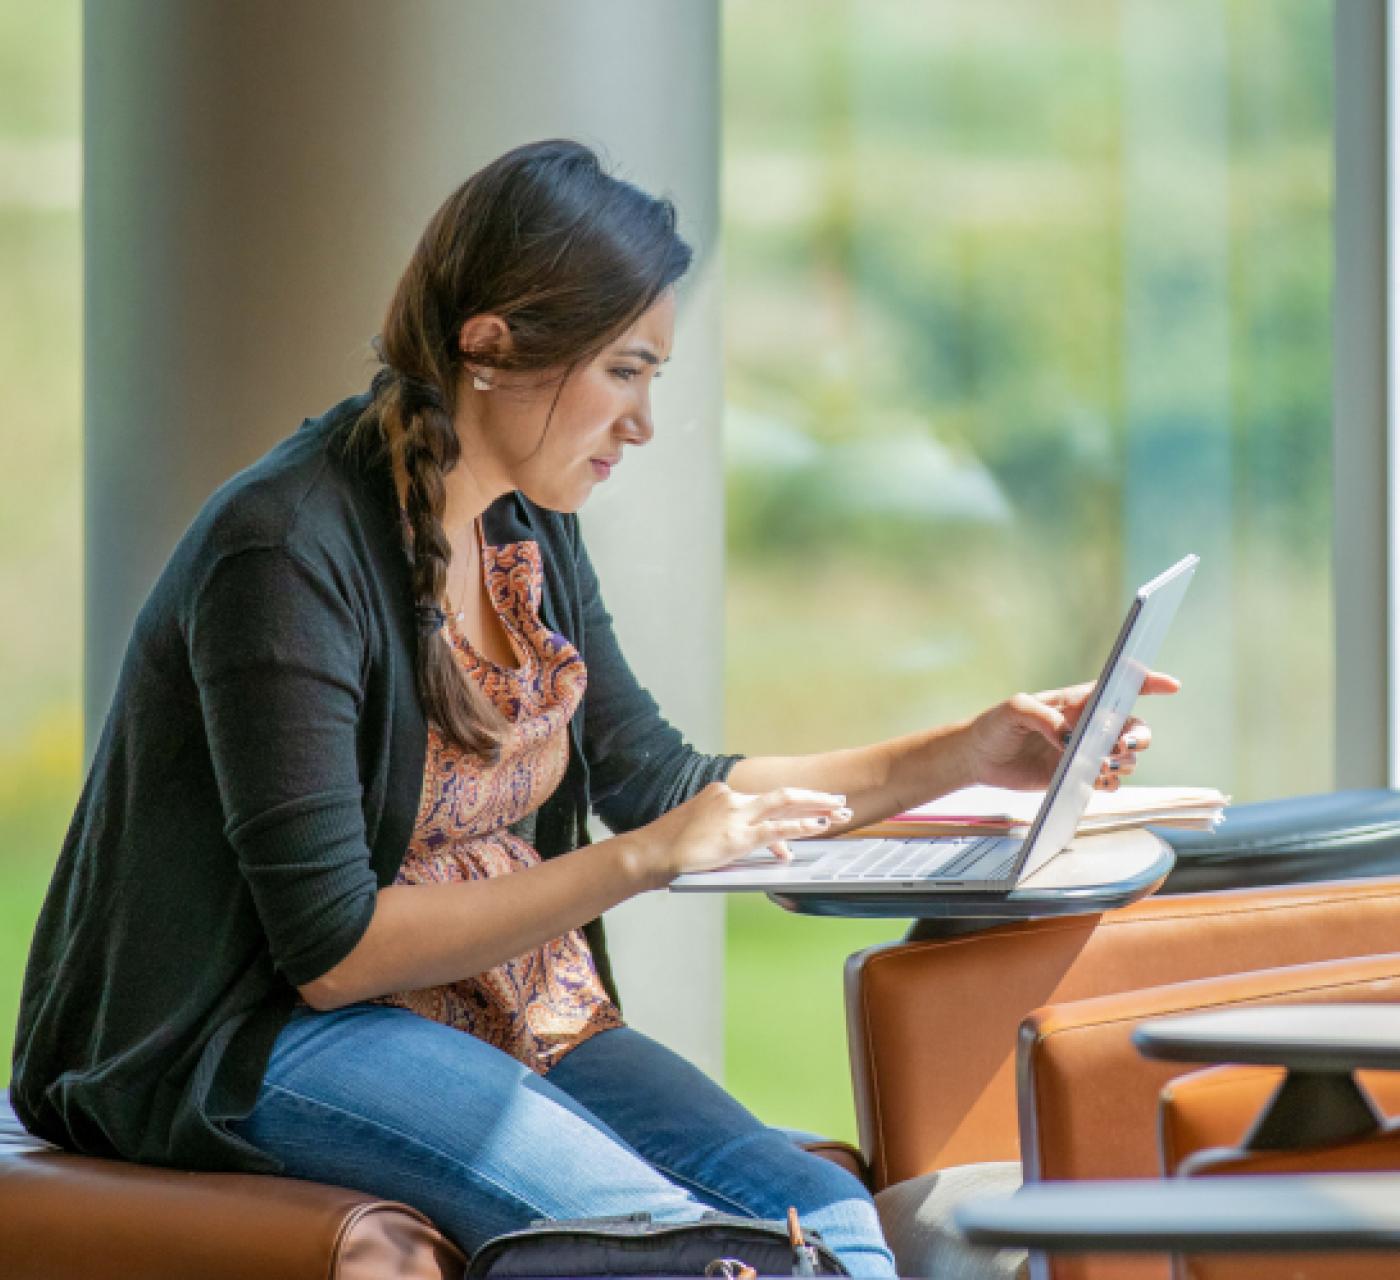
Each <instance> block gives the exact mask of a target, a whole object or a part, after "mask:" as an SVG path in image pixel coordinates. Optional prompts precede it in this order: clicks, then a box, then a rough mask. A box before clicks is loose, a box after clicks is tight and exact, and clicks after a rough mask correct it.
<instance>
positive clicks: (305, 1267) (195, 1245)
mask: <svg viewBox="0 0 1400 1280" xmlns="http://www.w3.org/2000/svg"><path fill="white" fill-rule="evenodd" d="M465 1265H466V1259H465V1258H464V1257H463V1256H462V1253H461V1251H460V1250H459V1249H458V1248H457V1247H456V1245H454V1244H453V1243H452V1242H451V1241H450V1240H448V1239H447V1237H446V1236H444V1235H443V1234H442V1232H440V1231H439V1230H438V1229H437V1228H436V1227H435V1226H434V1225H433V1224H432V1223H431V1222H430V1221H429V1220H428V1219H427V1218H426V1217H424V1215H423V1214H421V1213H419V1212H418V1210H417V1209H413V1208H410V1207H409V1206H408V1205H406V1204H398V1203H395V1202H393V1201H388V1200H380V1199H378V1198H376V1197H375V1196H371V1195H366V1194H365V1193H363V1192H361V1191H350V1190H347V1189H346V1188H344V1187H330V1186H325V1185H323V1184H321V1183H316V1182H307V1181H305V1180H303V1179H300V1178H278V1177H272V1176H270V1175H267V1174H256V1173H187V1172H184V1171H182V1170H179V1169H161V1168H156V1167H154V1166H150V1165H142V1164H131V1163H125V1162H123V1161H119V1160H104V1159H101V1158H99V1157H97V1156H80V1155H73V1154H72V1153H70V1152H67V1151H62V1150H60V1149H59V1148H57V1147H54V1146H52V1145H50V1144H49V1143H47V1142H43V1141H41V1140H40V1139H38V1138H35V1137H32V1136H31V1135H30V1134H29V1133H27V1132H26V1131H25V1129H24V1127H23V1126H22V1125H21V1124H20V1122H19V1120H18V1118H17V1117H16V1116H15V1114H14V1112H13V1111H12V1110H11V1108H10V1104H9V1094H8V1093H0V1276H3V1277H4V1278H5V1280H132V1278H133V1277H140V1280H195V1278H198V1280H249V1278H250V1277H256V1278H257V1280H390V1278H392V1280H399V1277H403V1278H404V1280H459V1277H460V1276H461V1275H462V1273H463V1270H464V1269H465Z"/></svg>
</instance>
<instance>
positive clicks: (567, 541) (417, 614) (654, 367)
mask: <svg viewBox="0 0 1400 1280" xmlns="http://www.w3.org/2000/svg"><path fill="white" fill-rule="evenodd" d="M689 258H690V252H689V250H688V248H687V247H686V246H685V244H684V243H683V242H682V241H681V240H680V239H679V238H678V236H677V235H676V231H675V213H674V209H673V208H672V206H671V205H670V203H669V202H667V201H664V200H657V199H654V198H652V197H650V196H648V195H646V194H645V193H643V192H642V191H640V190H638V189H637V188H635V187H634V186H632V185H630V184H628V183H625V182H623V181H620V180H618V179H616V178H614V177H611V176H610V175H608V174H606V173H604V172H603V171H602V169H601V168H600V166H599V164H598V161H597V158H596V157H595V156H594V155H593V153H592V152H590V151H589V150H588V149H587V148H585V147H582V146H580V145H577V144H575V143H571V142H565V141H550V142H541V143H537V144H533V145H530V146H525V147H521V148H519V149H517V150H515V151H512V152H510V153H509V154H507V155H504V156H502V157H501V158H500V159H498V160H496V161H495V162H493V163H492V164H490V165H488V166H487V167H486V168H484V169H482V170H481V171H480V172H478V173H476V174H475V175H473V176H472V177H471V178H470V179H468V180H467V182H466V183H464V184H463V186H462V187H461V188H460V189H459V190H458V191H456V192H455V193H454V194H453V195H452V196H451V197H450V198H449V199H448V200H447V202H446V203H445V204H444V205H443V207H442V208H441V209H440V210H439V211H438V212H437V214H435V215H434V217H433V219H432V221H431V222H430V223H429V225H428V227H427V230H426V232H425V233H424V235H423V238H422V240H421V242H420V243H419V245H418V247H417V249H416V251H415V252H414V255H413V258H412V260H411V262H410V263H409V266H408V269H407V271H406V272H405V274H404V276H403V279H402V281H401V282H400V284H399V287H398V290H397V292H396V294H395V296H394V299H393V301H392V303H391V305H390V308H389V313H388V316H387V319H386V321H385V325H384V331H383V334H382V335H381V339H380V344H379V353H380V356H381V359H382V368H381V370H380V371H379V373H378V374H377V375H376V377H375V378H374V382H373V386H372V389H371V391H370V392H369V393H368V394H366V395H362V396H358V397H355V398H353V399H351V400H348V401H346V402H344V403H342V404H340V405H337V406H335V407H334V408H333V409H331V410H330V411H329V412H327V413H326V414H325V415H323V416H322V417H320V418H318V419H315V420H310V421H307V422H305V423H303V425H302V427H301V428H300V429H299V430H297V431H295V432H293V433H292V434H291V435H290V436H289V437H288V438H287V439H285V440H284V441H282V442H281V443H280V444H279V445H277V446H276V447H275V448H274V449H272V450H271V451H270V452H269V453H268V454H266V455H265V456H264V457H263V458H261V459H260V460H259V461H258V462H256V463H255V464H254V465H252V466H251V467H249V468H248V469H247V470H245V471H243V472H241V473H240V474H239V475H237V476H235V477H233V479H231V480H230V481H228V482H227V483H226V484H225V485H223V486H222V487H221V488H220V489H219V490H218V491H217V492H216V493H215V494H214V495H213V496H212V497H211V498H210V499H209V501H208V502H207V503H206V505H205V506H204V508H203V510H202V511H201V512H200V513H199V515H198V516H197V518H196V519H195V521H194V522H193V524H192V525H191V526H190V528H189V529H188V530H187V531H186V533H185V535H184V537H183V538H182V539H181V541H180V543H179V545H178V546H177V547H176V549H175V552H174V553H173V555H172V557H171V559H170V562H169V564H168V565H167V566H166V568H165V570H164V572H163V573H162V575H161V577H160V579H159V581H158V582H157V584H156V586H155V588H154V589H153V591H152V593H151V596H150V598H149V599H148V600H147V602H146V604H145V606H144V607H143V609H142V611H141V613H140V615H139V616H138V618H137V621H136V625H135V628H134V630H133V633H132V636H131V640H130V644H129V646H128V650H127V653H126V656H125V660H124V664H123V667H122V672H121V676H120V680H119V683H118V687H117V691H116V696H115V698H114V701H113V705H112V709H111V713H110V715H109V717H108V719H107V722H106V724H105V726H104V729H103V733H102V736H101V739H100V741H99V744H98V748H97V753H96V757H95V759H94V762H93V767H92V770H91V773H90V775H89V777H88V779H87V784H86V786H85V787H84V790H83V793H82V797H81V799H80V801H79V803H78V806H77V811H76V813H75V815H74V819H73V822H72V825H71V827H70V829H69V832H68V836H67V839H66V840H65V843H64V848H63V852H62V855H61V857H60V859H59V862H58V865H57V868H56V870H55V872H54V877H53V882H52V885H51V886H50V890H49V894H48V897H47V899H46V902H45V905H44V908H43V912H42V914H41V917H40V920H39V924H38V928H37V930H36V932H35V936H34V942H33V946H32V950H31V954H30V960H29V966H28V969H27V971H26V976H25V984H24V990H23V996H22V1004H21V1009H20V1019H19V1031H18V1039H17V1044H16V1054H15V1071H14V1080H13V1085H12V1096H13V1102H14V1105H15V1108H16V1110H17V1111H18V1113H19V1115H20V1117H21V1119H22V1120H23V1121H24V1123H25V1124H26V1125H27V1126H28V1127H29V1128H30V1129H31V1130H32V1131H33V1132H35V1133H36V1134H39V1135H41V1136H43V1137H46V1138H49V1139H50V1140H52V1141H55V1142H57V1143H59V1144H61V1145H63V1146H65V1147H68V1148H71V1149H73V1150H77V1151H86V1152H92V1153H95V1154H101V1155H108V1156H118V1157H124V1158H127V1159H132V1160H141V1161H148V1162H152V1163H158V1164H167V1165H175V1166H179V1167H185V1168H191V1169H236V1170H247V1171H263V1172H274V1173H285V1174H289V1175H292V1176H297V1177H303V1178H311V1179H316V1180H319V1181H324V1182H329V1183H337V1184H341V1185H345V1186H351V1187H358V1188H362V1189H363V1190H365V1191H367V1192H372V1193H377V1194H380V1195H384V1196H387V1197H392V1198H395V1199H400V1200H404V1201H407V1202H408V1203H410V1204H413V1205H416V1206H418V1207H419V1208H421V1209H422V1210H424V1211H425V1212H426V1213H428V1214H429V1215H430V1216H431V1217H432V1218H433V1220H434V1221H435V1222H436V1223H437V1224H438V1225H439V1226H440V1227H441V1228H442V1229H443V1230H444V1231H445V1232H447V1233H448V1234H449V1235H451V1236H453V1237H454V1238H455V1239H456V1240H457V1241H458V1242H459V1243H460V1244H461V1245H462V1246H463V1247H464V1248H466V1249H467V1250H472V1249H474V1248H476V1247H477V1246H479V1245H480V1244H481V1243H482V1241H483V1240H485V1239H487V1238H489V1237H490V1236H493V1235H496V1234H498V1233H500V1232H502V1231H506V1230H510V1229H512V1228H515V1227H519V1226H522V1225H524V1224H525V1223H526V1222H528V1221H530V1220H531V1219H534V1218H539V1217H549V1218H568V1217H581V1216H591V1215H601V1214H612V1213H622V1212H634V1211H639V1210H647V1211H650V1212H651V1213H652V1214H653V1215H654V1216H655V1217H656V1218H657V1219H658V1220H684V1219H688V1218H692V1217H694V1216H696V1215H698V1214H699V1213H700V1212H701V1211H702V1210H703V1209H704V1208H705V1207H706V1206H714V1207H717V1208H721V1209H724V1210H728V1211H731V1212H737V1213H745V1214H755V1215H759V1216H763V1217H769V1218H775V1217H781V1216H782V1214H783V1212H784V1211H785V1209H786V1208H787V1206H788V1205H790V1204H791V1205H795V1206H796V1207H797V1209H798V1210H799V1212H800V1214H801V1216H802V1219H803V1221H804V1222H805V1223H807V1224H808V1225H810V1226H813V1227H816V1228H818V1229H820V1231H821V1232H822V1234H823V1236H824V1237H825V1239H826V1241H827V1243H828V1244H829V1245H830V1246H831V1247H832V1248H833V1249H834V1250H835V1251H836V1252H837V1254H838V1255H839V1256H840V1257H841V1258H842V1259H843V1260H844V1262H845V1263H846V1265H847V1266H848V1268H849V1269H850V1270H851V1271H852V1272H853V1273H856V1274H862V1275H891V1274H893V1264H892V1261H891V1257H890V1253H889V1250H888V1249H887V1248H886V1246H885V1243H884V1241H883V1240H882V1238H881V1235H880V1230H879V1226H878V1223H877V1221H876V1218H875V1213H874V1208H873V1205H872V1203H871V1200H870V1198H869V1196H868V1195H867V1193H866V1192H865V1191H864V1189H863V1188H862V1187H861V1186H860V1185H859V1184H858V1183H857V1181H856V1180H855V1179H854V1178H852V1177H851V1176H850V1175H849V1174H847V1173H845V1172H843V1171H842V1170H841V1169H839V1168H838V1167H837V1166H835V1165H833V1164H830V1163H828V1162H827V1161H825V1160H822V1159H820V1158H818V1157H816V1156H813V1155H810V1154H808V1153H806V1152H805V1151H803V1150H802V1149H800V1148H799V1147H798V1146H797V1145H795V1144H794V1143H793V1142H792V1141H791V1140H790V1139H789V1138H788V1137H787V1136H786V1135H784V1134H782V1133H781V1132H779V1131H776V1130H773V1129H769V1128H767V1127H766V1126H765V1125H763V1124H762V1123H761V1122H760V1121H759V1120H757V1119H756V1118H755V1117H753V1116H752V1115H750V1114H749V1113H748V1112H747V1111H746V1110H745V1109H744V1108H743V1107H742V1106H740V1105H739V1104H738V1103H737V1102H736V1101H734V1100H733V1099H732V1098H730V1097H729V1096H728V1095H727V1094H726V1093H724V1091H723V1090H721V1089H720V1088H718V1087H717V1086H716V1085H715V1084H714V1083H712V1082H711V1081H710V1080H709V1079H708V1078H706V1077H705V1076H704V1075H703V1074H702V1073H700V1072H699V1071H697V1070H696V1069H694V1068H693V1067H691V1066H689V1065H688V1064H687V1063H686V1062H685V1061H684V1060H682V1059H681V1058H679V1057H678V1056H677V1055H675V1054H673V1053H672V1052H670V1051H669V1050H667V1049H665V1048H664V1047H663V1046H661V1045H659V1044H657V1043H655V1042H654V1041H652V1040H650V1039H648V1038H647V1037H645V1036H643V1035H641V1034H640V1033H639V1032H637V1031H635V1030H632V1029H631V1028H629V1027H628V1026H626V1025H625V1023H624V1022H623V1019H622V1015H621V1012H620V1010H619V1007H618V1001H617V993H616V991H615V989H614V987H613V983H612V979H611V975H610V973H609V969H608V963H607V954H606V951H605V949H604V945H603V937H602V932H601V928H600V927H599V924H598V917H599V916H600V915H601V913H602V912H604V911H605V910H607V909H608V908H609V907H612V906H615V905H616V904H617V903H619V902H622V901H623V900H625V899H627V898H629V897H631V896H632V895H633V894H636V893H639V892H642V891H644V890H648V889H657V888H661V887H663V886H664V885H666V884H667V883H668V882H669V881H670V880H671V879H672V878H673V877H674V876H676V875H677V874H678V873H680V872H682V871H688V870H698V869H702V868H708V867H715V866H719V865H721V864H723V863H725V862H727V861H729V860H731V859H733V858H735V857H737V856H739V855H741V854H744V853H746V852H748V851H750V850H752V849H755V848H758V847H762V846H771V847H772V848H773V849H774V850H775V851H776V852H777V854H778V856H780V857H784V856H788V850H787V846H786V845H785V843H784V841H786V840H788V839H792V838H797V837H802V836H809V835H816V834H826V835H832V834H837V833H839V832H840V831H842V830H844V829H846V828H849V827H851V826H852V825H856V824H861V823H866V822H870V821H872V820H874V819H877V818H881V817H884V816H886V815H888V814H890V813H892V812H895V811H898V810H899V809H902V808H904V807H907V806H908V805H910V804H913V803H916V802H919V801H922V800H925V799H928V798H929V797H931V796H934V795H937V794H940V793H943V792H946V791H948V790H951V789H953V788H955V787H958V786H962V785H965V784H968V783H972V782H974V781H982V782H990V783H998V784H1001V785H1009V786H1018V787H1036V786H1044V785H1045V784H1046V782H1047V781H1048V779H1049V776H1050V773H1051V771H1052V769H1053V766H1054V764H1055V762H1056V760H1057V758H1058V756H1059V753H1060V750H1061V745H1060V744H1061V734H1062V733H1063V732H1064V730H1065V728H1066V726H1067V725H1069V724H1071V723H1072V722H1073V720H1074V719H1075V717H1076V715H1077V714H1078V712H1079V710H1080V708H1081V707H1082V704H1083V700H1084V696H1085V692H1086V688H1085V687H1078V688H1074V689H1068V690H1060V691H1056V692H1054V693H1048V694H1042V695H1039V696H1038V697H1031V696H1029V695H1024V694H1019V695H1017V696H1016V697H1014V698H1011V699H1010V700H1008V701H1007V702H1005V703H1002V704H1000V705H999V706H996V707H994V708H992V709H991V710H989V711H987V712H985V713H984V714H982V715H980V716H978V717H976V718H975V719H971V720H968V721H966V722H963V723H959V724H955V725H950V726H946V727H943V728H937V729H933V730H930V731H928V732H925V733H919V734H914V735H910V736H907V737H903V738H899V739H896V740H892V741H889V742H882V743H877V744H875V745H872V746H868V747H861V748H856V749H852V750H845V751H836V752H831V753H826V754H820V755H809V756H797V757H788V758H744V757H742V756H738V755H724V756H712V755H705V754H702V753H699V752H697V751H695V750H694V749H693V748H691V747H690V746H689V745H688V744H687V743H685V742H684V741H683V739H682V738H681V736H680V734H679V733H677V732H676V730H675V729H673V728H672V727H671V726H670V725H669V724H667V722H666V721H665V720H664V719H663V718H662V717H661V715H660V714H659V712H658V709H657V707H656V704H655V702H654V701H653V700H652V699H651V697H650V696H649V695H648V694H647V693H646V691H645V690H643V689H642V688H641V687H640V686H639V685H638V684H637V682H636V680H635V679H634V678H633V676H632V674H631V672H630V671H629V669H628V667H627V664H626V662H625V661H624V659H623V656H622V654H621V652H620V650H619V648H618V644H617V641H616V639H615V638H614V635H613V631H612V626H611V621H610V619H609V616H608V613H607V610H606V609H605V608H604V606H603V603H602V600H601V597H600V595H599V587H598V580H597V577H596V576H595V574H594V571H593V567H592V565H591V563H590V561H589V558H588V553H587V550H586V549H585V547H584V544H583V541H582V539H581V537H580V534H579V526H578V521H577V517H576V516H575V514H574V513H575V512H576V511H577V510H578V508H579V507H580V506H582V505H583V503H584V502H585V501H586V500H587V498H588V496H589V494H590V493H591V492H592V491H593V489H594V487H595V486H596V485H598V484H601V483H604V482H605V481H606V479H607V476H608V474H609V473H610V472H611V470H612V469H613V468H614V467H616V466H618V465H620V464H621V463H623V462H624V461H625V460H626V454H627V449H628V446H636V445H642V444H645V443H646V442H647V441H648V440H650V439H651V436H652V432H653V426H652V418H651V407H650V389H651V383H652V380H653V379H654V378H655V377H657V376H658V371H659V370H660V368H661V366H662V365H664V364H665V363H666V361H667V360H668V359H669V358H670V355H671V344H672V338H673V330H674V318H675V305H676V304H675V295H674V286H675V284H676V281H677V280H678V279H680V277H681V276H682V275H683V273H684V272H685V270H686V268H687V266H688V263H689ZM1174 687H1175V682H1174V681H1172V680H1171V679H1170V678H1169V677H1166V676H1155V675H1154V676H1153V677H1152V678H1151V680H1150V681H1149V684H1148V691H1149V692H1166V691H1169V690H1171V689H1173V688H1174ZM1146 745H1147V731H1146V729H1145V727H1143V726H1142V725H1141V724H1139V723H1137V722H1134V723H1133V724H1132V725H1131V726H1130V728H1129V730H1128V731H1127V736H1126V737H1125V740H1124V741H1123V742H1122V743H1121V744H1120V748H1119V751H1118V753H1117V754H1116V756H1115V757H1114V759H1113V761H1112V762H1111V767H1109V766H1106V771H1105V775H1104V776H1105V779H1106V785H1116V778H1117V776H1119V775H1121V774H1123V773H1127V772H1129V771H1130V770H1131V769H1132V767H1133V763H1134V760H1135V752H1136V751H1137V750H1140V749H1142V748H1143V747H1145V746H1146ZM590 808H591V809H592V810H594V811H596V812H597V813H598V814H599V815H600V817H601V818H602V819H603V821H604V822H606V824H607V825H608V827H609V828H610V829H611V830H612V831H613V832H615V833H616V834H615V835H614V836H613V837H612V838H610V839H607V840H603V841H600V842H598V843H596V844H591V845H590V844H589V842H588V835H587V831H586V827H585V818H586V816H587V814H588V812H589V809H590ZM675 998H676V999H677V1000H679V1001H684V1000H685V998H686V993H685V992H684V991H683V990H680V991H677V992H676V993H675Z"/></svg>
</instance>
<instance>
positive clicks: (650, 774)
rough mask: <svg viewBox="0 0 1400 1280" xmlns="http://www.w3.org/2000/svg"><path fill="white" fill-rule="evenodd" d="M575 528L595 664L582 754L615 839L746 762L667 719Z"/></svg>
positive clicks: (587, 652) (586, 631) (588, 653)
mask: <svg viewBox="0 0 1400 1280" xmlns="http://www.w3.org/2000/svg"><path fill="white" fill-rule="evenodd" d="M571 524H572V526H573V537H574V563H575V570H576V574H577V582H578V590H579V601H580V608H581V611H582V614H583V653H584V657H585V661H586V662H587V664H588V688H587V691H586V693H585V694H584V699H583V716H584V722H583V748H584V755H585V757H586V758H587V761H588V771H589V797H590V801H591V803H592V805H593V808H594V809H595V810H596V811H597V814H598V816H599V817H600V818H601V819H602V820H603V821H604V822H605V823H607V825H608V827H609V828H610V829H611V830H612V831H613V832H615V833H616V832H622V831H632V830H635V829H636V828H637V827H641V826H645V825H646V824H647V823H648V822H652V821H654V820H655V819H657V818H659V817H660V816H661V815H662V814H663V813H666V812H667V811H668V810H670V809H674V808H675V807H676V806H677V805H678V804H681V803H682V802H684V801H686V800H688V799H690V797H691V796H693V795H695V793H696V792H698V791H700V790H702V789H703V788H704V787H705V786H706V785H707V784H708V783H710V782H713V781H715V780H716V779H719V780H723V779H724V778H726V777H728V776H729V771H730V770H731V769H732V768H733V767H734V765H735V764H736V763H737V762H738V761H740V760H742V759H743V758H744V757H743V756H742V755H707V754H706V753H704V752H701V751H697V750H696V749H695V748H694V747H692V746H691V745H690V744H689V743H688V742H686V741H685V740H684V738H682V736H681V734H680V732H679V731H678V730H677V729H676V728H675V727H674V726H673V725H671V724H670V723H669V722H668V721H667V720H666V719H665V718H664V717H663V716H662V714H661V711H660V709H659V708H658V706H657V704H656V700H655V699H654V698H653V697H652V696H651V694H650V693H648V692H647V691H646V689H644V688H643V687H642V685H641V684H640V683H639V682H638V680H637V678H636V676H634V675H633V674H632V669H631V667H629V666H628V665H627V659H626V658H624V657H623V655H622V649H621V647H620V646H619V645H618V642H617V636H616V635H615V634H614V631H613V624H612V616H611V615H610V614H609V613H608V611H607V608H606V607H605V606H604V604H603V598H602V593H601V591H600V589H599V585H598V575H597V573H596V572H595V571H594V569H593V563H592V561H591V560H590V559H589V556H588V549H587V547H585V546H584V542H583V536H582V533H581V531H580V530H579V528H578V522H577V519H576V518H575V519H574V520H573V521H571Z"/></svg>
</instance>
